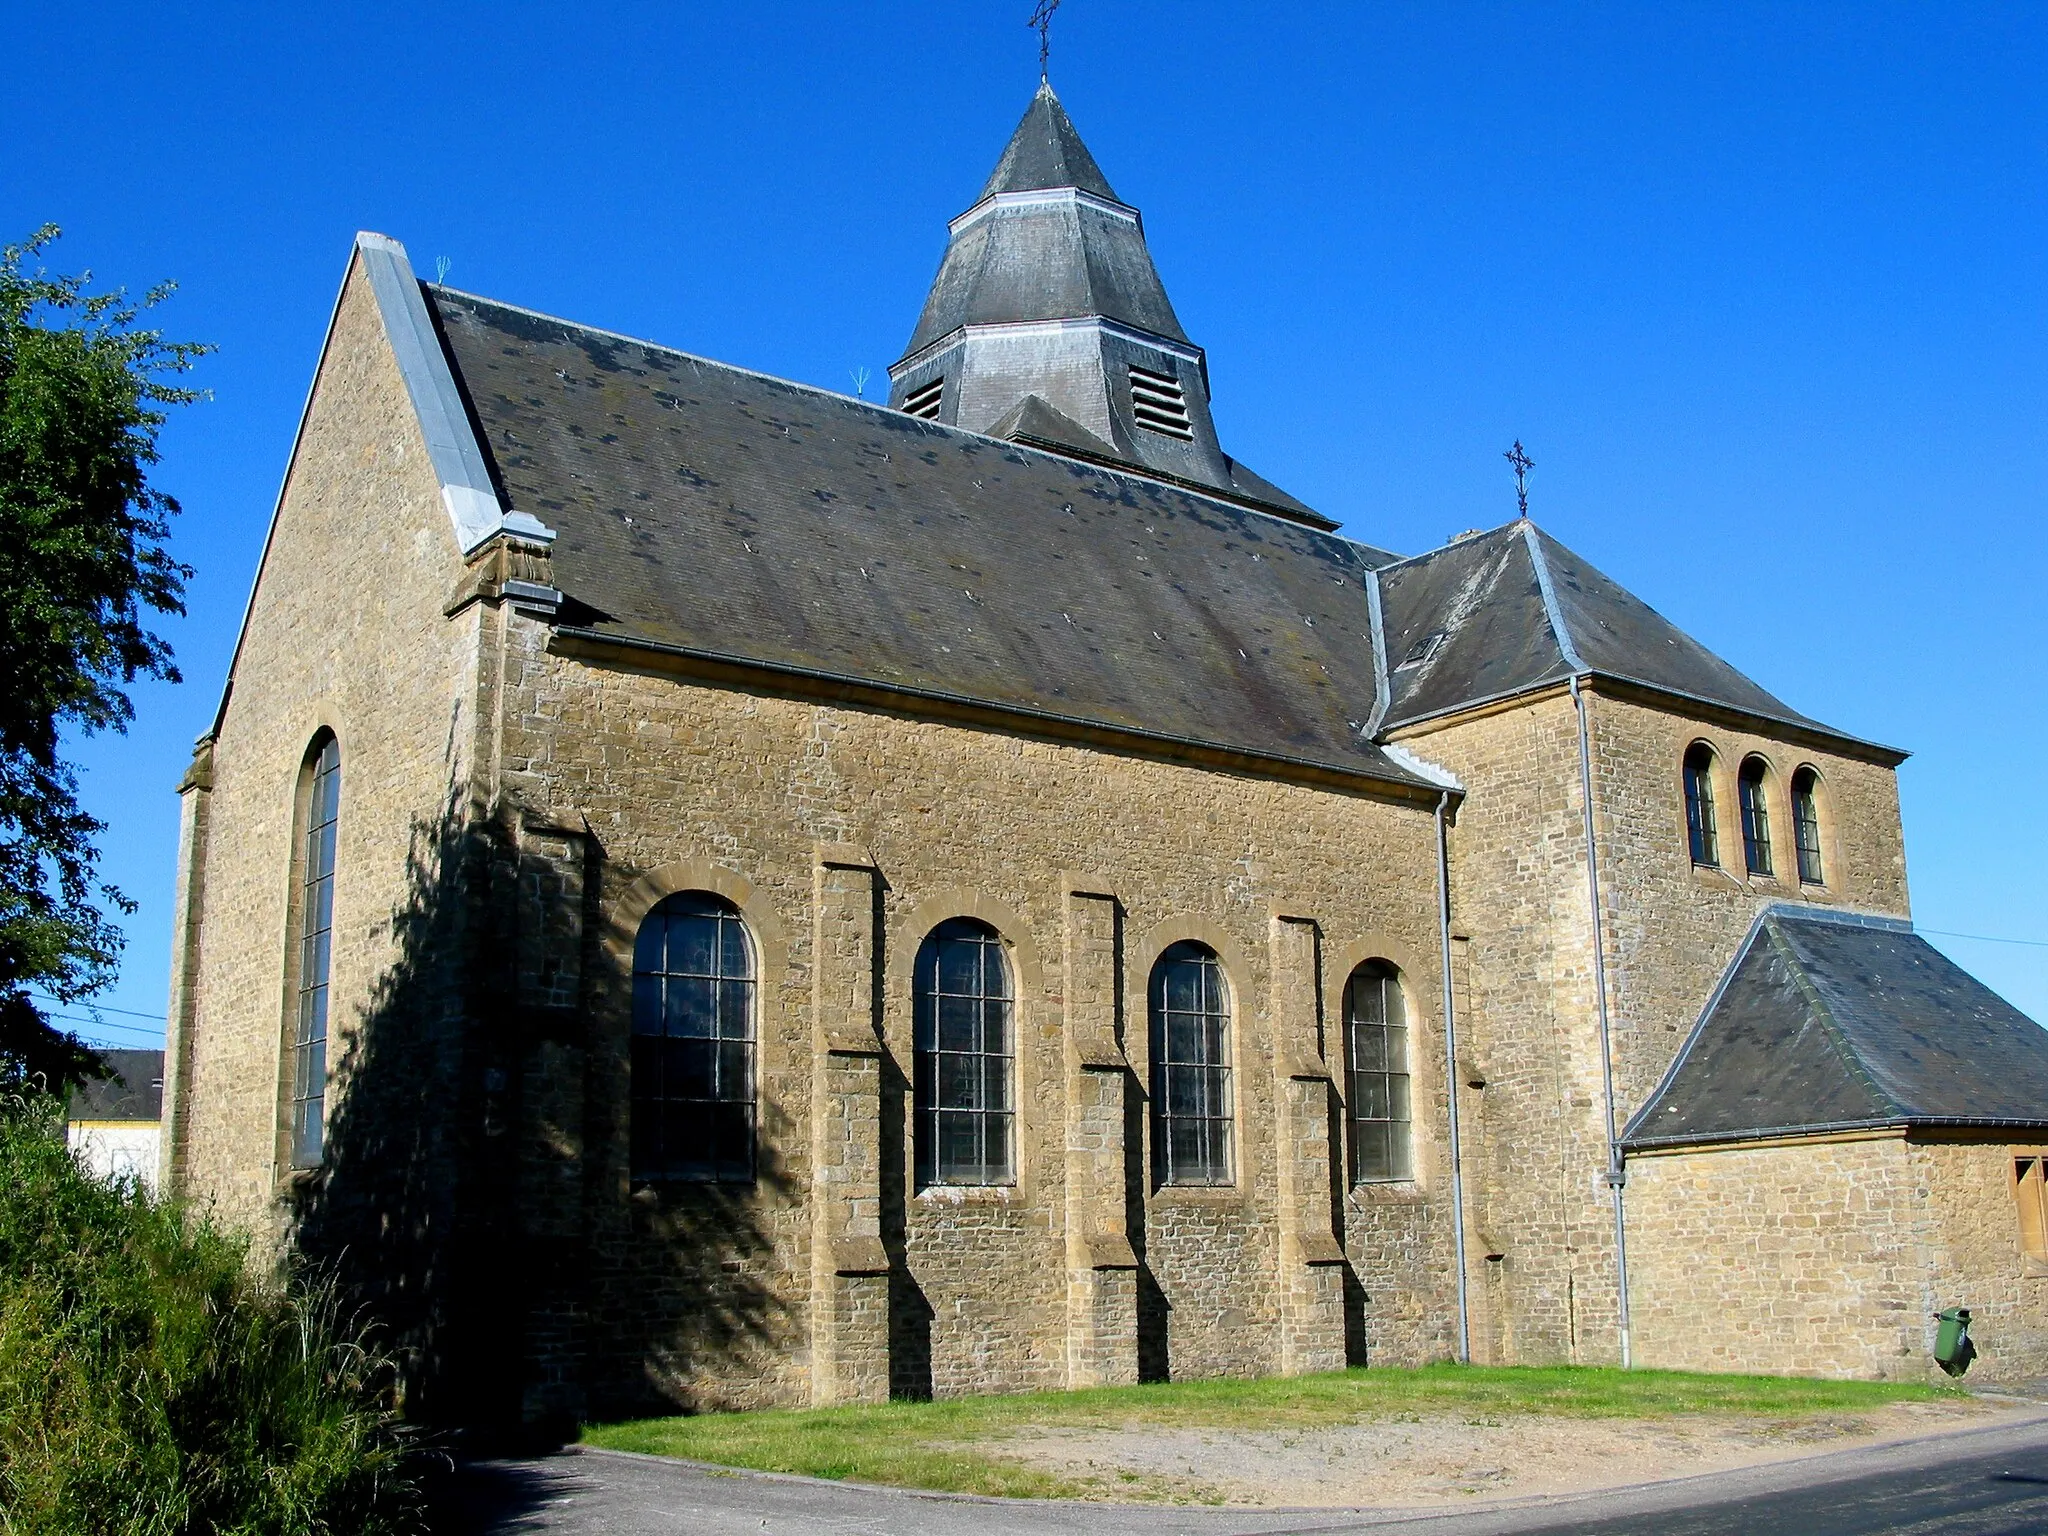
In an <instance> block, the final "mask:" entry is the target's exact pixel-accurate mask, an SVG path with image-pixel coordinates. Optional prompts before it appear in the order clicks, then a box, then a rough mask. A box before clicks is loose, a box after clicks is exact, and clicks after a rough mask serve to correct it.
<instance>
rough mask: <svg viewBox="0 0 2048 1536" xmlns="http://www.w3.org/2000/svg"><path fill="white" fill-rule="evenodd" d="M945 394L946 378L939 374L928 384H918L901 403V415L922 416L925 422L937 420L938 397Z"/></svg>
mask: <svg viewBox="0 0 2048 1536" xmlns="http://www.w3.org/2000/svg"><path fill="white" fill-rule="evenodd" d="M945 392H946V376H945V375H944V374H940V375H939V377H937V378H936V379H933V380H932V381H931V382H930V383H929V384H920V385H918V386H917V388H915V389H913V390H912V391H911V392H910V393H909V394H908V395H907V396H905V397H904V401H903V414H904V415H906V416H922V417H923V418H924V419H925V420H926V421H937V420H938V419H939V397H940V396H942V395H943V394H945Z"/></svg>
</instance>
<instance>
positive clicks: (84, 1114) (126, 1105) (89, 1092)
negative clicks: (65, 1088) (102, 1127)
mask: <svg viewBox="0 0 2048 1536" xmlns="http://www.w3.org/2000/svg"><path fill="white" fill-rule="evenodd" d="M100 1058H101V1059H102V1060H103V1061H105V1062H106V1064H107V1066H108V1068H109V1071H108V1072H107V1075H105V1076H104V1077H91V1078H87V1079H86V1080H85V1081H84V1082H83V1083H81V1084H79V1085H78V1087H76V1088H74V1089H73V1090H72V1091H71V1098H70V1101H69V1103H68V1104H67V1105H66V1107H65V1118H66V1119H68V1120H70V1121H72V1122H74V1123H76V1122H78V1121H83V1120H94V1121H105V1120H119V1121H137V1122H144V1121H152V1120H161V1119H162V1118H163V1112H164V1053H163V1052H162V1051H101V1052H100Z"/></svg>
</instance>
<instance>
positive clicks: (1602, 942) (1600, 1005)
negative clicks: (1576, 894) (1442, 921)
mask: <svg viewBox="0 0 2048 1536" xmlns="http://www.w3.org/2000/svg"><path fill="white" fill-rule="evenodd" d="M1571 695H1572V707H1573V708H1574V709H1575V710H1577V711H1578V716H1579V790H1580V793H1579V806H1580V809H1581V811H1582V812H1583V814H1584V818H1585V834H1586V900H1587V902H1588V905H1589V915H1590V916H1591V918H1592V920H1593V993H1594V997H1595V1000H1596V1006H1597V1012H1598V1016H1599V1020H1600V1085H1601V1089H1602V1092H1603V1093H1604V1095H1605V1103H1606V1109H1607V1175H1606V1178H1607V1190H1608V1193H1609V1194H1610V1195H1611V1196H1612V1197H1613V1201H1614V1282H1615V1286H1616V1288H1617V1308H1616V1319H1615V1320H1616V1323H1617V1324H1618V1326H1619V1329H1620V1332H1621V1368H1622V1369H1623V1370H1627V1369H1629V1366H1630V1359H1629V1353H1630V1352H1629V1315H1628V1222H1627V1220H1626V1213H1625V1211H1624V1208H1623V1204H1622V1189H1623V1187H1624V1186H1625V1185H1626V1184H1627V1182H1628V1174H1627V1170H1626V1169H1625V1168H1624V1167H1623V1165H1622V1160H1621V1140H1620V1137H1619V1135H1618V1134H1617V1131H1616V1127H1615V1114H1614V1046H1613V1039H1612V1031H1611V1026H1610V1022H1609V1019H1608V1014H1607V944H1606V939H1605V937H1604V924H1603V923H1602V921H1601V917H1600V851H1599V847H1598V844H1597V843H1596V842H1595V840H1594V836H1593V747H1592V731H1591V730H1590V728H1589V726H1588V723H1587V717H1586V696H1585V694H1584V693H1583V692H1582V691H1581V690H1580V688H1579V678H1578V675H1577V674H1576V673H1574V674H1573V676H1572V678H1571ZM1438 817H1439V819H1441V817H1442V811H1441V810H1439V811H1438ZM1445 932H1446V934H1448V933H1449V929H1448V928H1447V929H1446V930H1445ZM1445 945H1446V947H1447V948H1448V945H1449V939H1448V938H1446V940H1445ZM1459 1278H1460V1282H1461V1283H1462V1280H1463V1276H1462V1275H1461V1276H1460V1277H1459Z"/></svg>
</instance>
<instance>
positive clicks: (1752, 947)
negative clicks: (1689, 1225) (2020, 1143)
mask: <svg viewBox="0 0 2048 1536" xmlns="http://www.w3.org/2000/svg"><path fill="white" fill-rule="evenodd" d="M1915 1126H1926V1127H1935V1126H1954V1127H1982V1128H1986V1129H1997V1128H2003V1127H2011V1128H2014V1129H2026V1130H2030V1131H2031V1130H2035V1129H2038V1128H2041V1127H2048V1030H2043V1029H2042V1028H2041V1027H2040V1025H2038V1024H2036V1023H2035V1022H2034V1021H2033V1020H2032V1019H2029V1018H2028V1017H2027V1016H2026V1015H2025V1014H2023V1013H2021V1012H2019V1010H2017V1009H2016V1008H2014V1007H2013V1006H2012V1005H2011V1004H2010V1003H2008V1002H2006V1001H2005V1000H2004V999H2003V998H2001V997H2000V996H1998V994H1997V993H1995V992H1993V991H1991V990H1990V989H1989V988H1988V987H1986V986H1984V984H1983V983H1981V982H1979V981H1978V980H1977V979H1976V978H1974V977H1973V976H1971V975H1970V974H1969V973H1968V972H1966V971H1964V970H1963V969H1962V968H1961V967H1959V966H1958V965H1956V964H1955V962H1953V961H1952V960H1950V959H1949V958H1948V957H1947V956H1946V955H1944V954H1942V953H1941V951H1939V950H1937V949H1936V948H1934V946H1933V945H1931V944H1929V943H1928V942H1927V941H1926V940H1925V939H1923V938H1921V937H1920V936H1919V935H1918V934H1916V933H1914V932H1913V931H1912V928H1911V926H1910V925H1909V924H1906V923H1903V922H1898V921H1895V920H1892V919H1887V918H1872V917H1861V916H1858V915H1856V914H1851V913H1842V912H1830V911H1826V910H1822V909H1814V908H1805V907H1791V906H1783V905H1780V906H1774V907H1771V908H1769V909H1767V910H1766V911H1765V912H1764V913H1763V914H1762V915H1761V916H1760V917H1759V918H1758V919H1757V922H1756V923H1755V925H1754V926H1753V927H1752V928H1751V929H1750V932H1749V935H1748V937H1747V938H1746V939H1745V940H1744V941H1743V944H1742V947H1741V949H1740V950H1739V951H1737V953H1736V956H1735V959H1734V961H1733V962H1732V963H1731V964H1730V965H1729V967H1728V970H1727V972H1726V973H1725V974H1724V975H1723V977H1722V979H1721V983H1720V985H1719V987H1718V988H1717V989H1716V990H1715V993H1714V995H1713V997H1712V999H1711V1000H1710V1001H1709V1002H1708V1004H1707V1006H1706V1008H1705V1009H1704V1010H1703V1011H1702V1013H1701V1015H1700V1019H1699V1022H1698V1023H1697V1024H1695V1025H1694V1027H1693V1031H1692V1034H1691V1035H1690V1036H1689V1037H1688V1038H1687V1040H1686V1043H1685V1046H1684V1048H1683V1049H1682V1050H1681V1051H1680V1052H1679V1054H1678V1058H1677V1060H1676V1061H1675V1062H1673V1064H1672V1067H1671V1070H1670V1071H1669V1072H1668V1073H1667V1074H1666V1076H1665V1079H1664V1081H1663V1083H1662V1084H1661V1085H1660V1086H1659V1087H1658V1089H1657V1091H1656V1092H1655V1093H1654V1094H1652V1095H1651V1097H1650V1100H1649V1102H1648V1103H1647V1104H1645V1105H1644V1106H1643V1108H1642V1109H1641V1110H1640V1111H1638V1112H1637V1114H1636V1115H1635V1117H1634V1118H1633V1119H1632V1120H1631V1121H1630V1122H1629V1124H1628V1127H1627V1128H1626V1129H1625V1130H1624V1131H1623V1132H1622V1138H1621V1139H1622V1144H1623V1145H1624V1146H1625V1147H1629V1148H1638V1149H1641V1148H1651V1147H1660V1146H1683V1145H1691V1144H1696V1143H1711V1142H1716V1141H1728V1140H1747V1139H1752V1138H1760V1137H1773V1136H1789V1135H1799V1134H1812V1133H1818V1132H1825V1131H1839V1130H1850V1129H1862V1128H1876V1127H1915Z"/></svg>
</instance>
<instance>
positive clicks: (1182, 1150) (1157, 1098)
mask: <svg viewBox="0 0 2048 1536" xmlns="http://www.w3.org/2000/svg"><path fill="white" fill-rule="evenodd" d="M1151 1000H1152V1005H1151V1012H1152V1164H1153V1170H1154V1172H1155V1174H1156V1175H1157V1177H1158V1181H1159V1182H1160V1183H1161V1184H1228V1183H1230V1182H1231V1179H1232V1174H1231V1144H1230V1142H1231V1107H1230V1106H1231V1096H1230V992H1229V989H1228V988H1227V987H1226V986H1225V985H1224V982H1223V967H1222V965H1221V964H1219V963H1218V961H1217V959H1216V951H1214V950H1213V949H1210V948H1209V947H1208V946H1207V945H1206V944H1197V943H1195V942H1194V941H1193V940H1183V941H1181V942H1180V943H1178V944H1175V945H1173V946H1172V947H1170V948H1169V949H1168V950H1167V951H1166V952H1165V953H1164V954H1162V955H1161V956H1160V957H1159V960H1158V962H1157V963H1156V964H1155V965H1154V966H1153V967H1152V986H1151Z"/></svg>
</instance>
